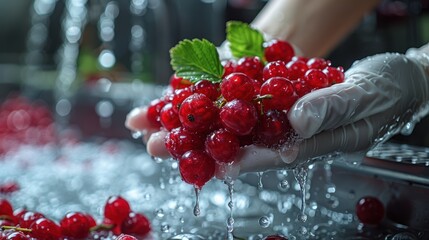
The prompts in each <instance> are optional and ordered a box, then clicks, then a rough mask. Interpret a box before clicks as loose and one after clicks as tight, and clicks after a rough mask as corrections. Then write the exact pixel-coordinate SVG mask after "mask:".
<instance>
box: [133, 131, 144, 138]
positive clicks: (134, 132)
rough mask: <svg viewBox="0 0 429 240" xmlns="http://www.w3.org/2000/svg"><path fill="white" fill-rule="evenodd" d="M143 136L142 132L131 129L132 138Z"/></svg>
mask: <svg viewBox="0 0 429 240" xmlns="http://www.w3.org/2000/svg"><path fill="white" fill-rule="evenodd" d="M142 136H143V133H142V132H141V131H132V132H131V137H133V138H134V139H139V138H141V137H142Z"/></svg>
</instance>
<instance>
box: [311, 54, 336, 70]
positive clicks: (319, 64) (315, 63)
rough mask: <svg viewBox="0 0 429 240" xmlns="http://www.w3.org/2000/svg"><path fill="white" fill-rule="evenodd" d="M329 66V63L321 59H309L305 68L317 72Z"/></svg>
mask: <svg viewBox="0 0 429 240" xmlns="http://www.w3.org/2000/svg"><path fill="white" fill-rule="evenodd" d="M330 65H331V62H330V61H328V60H326V59H323V58H317V57H314V58H310V59H308V61H307V66H308V68H309V69H319V70H323V69H324V68H326V67H328V66H330Z"/></svg>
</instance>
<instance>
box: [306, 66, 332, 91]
mask: <svg viewBox="0 0 429 240" xmlns="http://www.w3.org/2000/svg"><path fill="white" fill-rule="evenodd" d="M304 81H305V84H306V85H307V86H308V87H309V88H310V89H319V88H325V87H327V86H329V80H328V76H326V74H324V73H323V72H322V70H319V69H309V70H308V71H307V72H306V73H305V75H304Z"/></svg>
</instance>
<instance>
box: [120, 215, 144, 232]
mask: <svg viewBox="0 0 429 240" xmlns="http://www.w3.org/2000/svg"><path fill="white" fill-rule="evenodd" d="M121 230H122V232H123V233H126V234H132V235H137V236H144V235H146V234H147V233H149V232H150V230H151V227H150V222H149V220H148V219H147V218H146V216H145V215H143V214H141V213H136V212H130V213H129V214H128V217H127V218H126V219H125V220H124V221H123V222H122V225H121Z"/></svg>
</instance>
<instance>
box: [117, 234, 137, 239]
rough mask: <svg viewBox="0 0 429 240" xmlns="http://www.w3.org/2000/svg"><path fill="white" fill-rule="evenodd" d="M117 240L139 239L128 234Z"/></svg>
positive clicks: (120, 236)
mask: <svg viewBox="0 0 429 240" xmlns="http://www.w3.org/2000/svg"><path fill="white" fill-rule="evenodd" d="M116 240H138V239H137V238H136V237H134V236H131V235H128V234H121V235H119V236H118V237H117V238H116Z"/></svg>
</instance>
